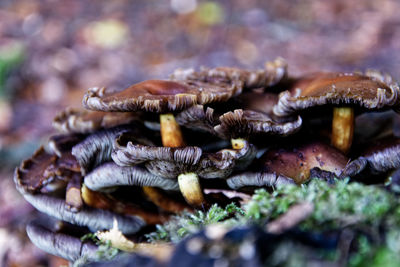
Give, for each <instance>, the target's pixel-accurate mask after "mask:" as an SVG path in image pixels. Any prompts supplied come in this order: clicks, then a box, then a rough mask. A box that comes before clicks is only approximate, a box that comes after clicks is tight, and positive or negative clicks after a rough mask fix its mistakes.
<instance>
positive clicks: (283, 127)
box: [214, 109, 302, 138]
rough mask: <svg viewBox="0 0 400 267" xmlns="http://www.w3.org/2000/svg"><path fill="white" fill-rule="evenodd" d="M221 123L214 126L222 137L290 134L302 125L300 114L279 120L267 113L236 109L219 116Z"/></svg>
mask: <svg viewBox="0 0 400 267" xmlns="http://www.w3.org/2000/svg"><path fill="white" fill-rule="evenodd" d="M219 120H220V122H221V123H220V124H219V125H217V126H215V127H214V130H215V132H216V133H217V134H218V135H219V136H220V137H221V138H239V137H248V136H251V135H254V134H273V135H282V136H286V135H290V134H293V133H295V132H297V131H298V130H299V129H300V127H301V125H302V119H301V117H300V116H298V117H297V120H294V121H288V122H279V121H276V120H274V119H273V118H272V117H270V116H268V115H267V114H264V113H261V112H257V111H252V110H242V109H236V110H234V111H233V112H232V111H230V112H227V113H225V114H223V115H222V116H221V117H219Z"/></svg>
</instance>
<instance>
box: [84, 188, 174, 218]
mask: <svg viewBox="0 0 400 267" xmlns="http://www.w3.org/2000/svg"><path fill="white" fill-rule="evenodd" d="M82 198H83V201H84V202H85V204H86V205H87V206H89V207H93V208H97V209H103V210H111V211H114V212H116V213H118V214H124V215H136V216H140V217H141V218H143V220H144V221H146V223H148V224H159V223H162V222H164V221H165V220H166V218H164V217H163V216H162V215H159V214H156V213H154V212H150V211H147V210H145V209H143V208H141V207H138V206H134V205H130V204H129V203H125V202H122V201H119V200H116V199H113V198H111V197H110V196H109V195H107V194H103V193H100V192H96V191H92V190H90V189H89V188H87V187H86V186H85V185H83V186H82Z"/></svg>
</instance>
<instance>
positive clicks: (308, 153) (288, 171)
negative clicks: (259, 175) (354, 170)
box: [260, 142, 348, 183]
mask: <svg viewBox="0 0 400 267" xmlns="http://www.w3.org/2000/svg"><path fill="white" fill-rule="evenodd" d="M260 162H261V163H262V164H263V169H262V172H264V173H276V174H278V175H283V176H286V177H290V178H292V179H293V180H294V181H295V182H296V183H302V182H305V181H306V180H307V179H309V178H310V170H311V169H313V168H319V169H321V170H323V171H328V172H331V173H333V174H334V175H335V176H336V177H339V176H340V175H341V173H342V171H343V170H344V168H345V167H346V164H347V162H348V158H347V157H346V156H344V155H343V154H342V153H341V152H340V151H338V150H336V149H335V148H333V147H331V146H329V145H327V144H324V143H322V142H312V143H308V144H304V145H300V146H295V147H291V148H288V149H272V150H269V151H267V152H266V153H265V154H264V155H263V157H262V158H261V159H260Z"/></svg>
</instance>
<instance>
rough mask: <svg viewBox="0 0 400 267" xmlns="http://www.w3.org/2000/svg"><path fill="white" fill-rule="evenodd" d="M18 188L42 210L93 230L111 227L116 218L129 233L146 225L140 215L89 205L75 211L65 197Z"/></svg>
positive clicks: (122, 229) (59, 218)
mask: <svg viewBox="0 0 400 267" xmlns="http://www.w3.org/2000/svg"><path fill="white" fill-rule="evenodd" d="M17 190H18V191H19V192H20V193H21V194H22V195H23V196H24V198H25V200H26V201H28V202H29V203H30V204H31V205H32V206H33V207H35V208H36V209H37V210H39V211H40V212H43V213H45V214H47V215H49V216H51V217H54V218H56V219H58V220H62V221H66V222H69V223H71V224H74V225H78V226H87V227H89V228H90V229H91V230H92V231H98V230H105V229H111V228H112V226H113V220H114V219H116V220H117V222H118V227H119V228H120V230H121V231H122V232H123V233H127V234H129V233H136V232H137V231H139V230H140V228H142V227H143V226H144V225H145V221H144V220H143V219H142V218H141V217H139V216H133V215H129V216H126V215H121V214H117V213H115V212H111V211H107V210H102V209H95V208H91V207H87V206H84V207H82V209H81V210H79V211H78V212H73V211H70V210H69V208H68V206H67V204H66V203H65V201H64V200H63V199H59V198H56V197H52V196H48V195H44V194H38V195H32V194H30V193H28V192H26V191H24V189H23V188H21V187H18V186H17Z"/></svg>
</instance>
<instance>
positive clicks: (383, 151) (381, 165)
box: [342, 137, 400, 176]
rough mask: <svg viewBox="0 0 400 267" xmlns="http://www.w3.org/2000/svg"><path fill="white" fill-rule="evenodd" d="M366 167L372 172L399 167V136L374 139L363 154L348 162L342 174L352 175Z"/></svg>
mask: <svg viewBox="0 0 400 267" xmlns="http://www.w3.org/2000/svg"><path fill="white" fill-rule="evenodd" d="M365 168H368V169H369V170H370V171H371V172H372V173H373V174H379V173H384V172H387V171H389V170H394V169H398V168H400V138H395V137H386V138H382V139H380V140H377V141H374V142H373V144H372V145H370V146H369V147H367V148H366V150H365V152H364V153H363V156H361V157H359V158H357V159H355V160H353V161H352V162H350V163H349V164H348V166H347V167H346V170H345V171H344V173H343V174H342V176H354V175H357V174H358V173H360V172H361V171H363V170H364V169H365Z"/></svg>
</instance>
